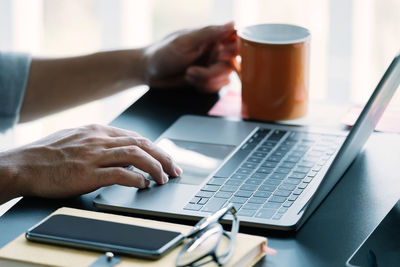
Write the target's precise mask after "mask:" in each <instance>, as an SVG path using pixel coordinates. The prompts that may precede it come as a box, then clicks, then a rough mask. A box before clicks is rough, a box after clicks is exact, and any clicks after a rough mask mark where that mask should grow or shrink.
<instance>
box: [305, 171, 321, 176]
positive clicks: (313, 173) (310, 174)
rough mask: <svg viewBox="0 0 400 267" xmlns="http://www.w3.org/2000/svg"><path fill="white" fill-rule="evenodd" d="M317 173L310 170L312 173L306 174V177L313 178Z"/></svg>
mask: <svg viewBox="0 0 400 267" xmlns="http://www.w3.org/2000/svg"><path fill="white" fill-rule="evenodd" d="M317 173H318V172H316V171H314V170H312V171H310V172H309V173H308V175H307V176H308V177H315V175H317Z"/></svg>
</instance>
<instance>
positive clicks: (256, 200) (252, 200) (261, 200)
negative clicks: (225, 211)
mask: <svg viewBox="0 0 400 267" xmlns="http://www.w3.org/2000/svg"><path fill="white" fill-rule="evenodd" d="M266 200H267V198H266V197H251V198H250V199H249V201H248V203H254V204H264V202H265V201H266Z"/></svg>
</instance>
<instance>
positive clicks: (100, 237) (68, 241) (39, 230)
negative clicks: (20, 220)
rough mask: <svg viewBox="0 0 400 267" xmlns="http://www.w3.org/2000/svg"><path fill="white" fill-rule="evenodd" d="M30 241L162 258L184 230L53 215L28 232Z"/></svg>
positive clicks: (177, 242)
mask: <svg viewBox="0 0 400 267" xmlns="http://www.w3.org/2000/svg"><path fill="white" fill-rule="evenodd" d="M25 237H26V238H27V239H28V240H30V241H35V242H41V243H49V244H55V245H61V246H69V247H75V248H84V249H89V250H96V251H103V252H108V251H110V252H113V253H114V254H123V255H129V256H134V257H140V258H146V259H158V258H160V257H161V256H162V255H164V254H165V253H167V252H168V251H169V250H171V249H172V248H174V247H175V246H177V245H178V244H180V243H181V241H182V240H183V239H184V236H183V234H182V233H179V232H173V231H167V230H160V229H155V228H149V227H143V226H137V225H130V224H123V223H116V222H109V221H102V220H96V219H89V218H83V217H77V216H70V215H61V214H57V215H53V216H51V217H50V218H48V219H47V220H45V221H43V222H41V223H39V224H37V225H35V226H34V227H32V228H31V229H29V230H28V231H27V232H26V233H25Z"/></svg>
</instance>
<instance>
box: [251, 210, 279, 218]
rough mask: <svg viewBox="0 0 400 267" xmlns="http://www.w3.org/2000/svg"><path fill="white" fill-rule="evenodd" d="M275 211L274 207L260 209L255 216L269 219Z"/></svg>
mask: <svg viewBox="0 0 400 267" xmlns="http://www.w3.org/2000/svg"><path fill="white" fill-rule="evenodd" d="M275 212H276V210H275V209H260V210H259V211H258V212H257V214H256V218H262V219H271V218H272V216H274V214H275Z"/></svg>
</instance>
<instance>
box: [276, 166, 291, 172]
mask: <svg viewBox="0 0 400 267" xmlns="http://www.w3.org/2000/svg"><path fill="white" fill-rule="evenodd" d="M275 172H276V173H282V174H288V173H289V172H290V169H288V168H282V167H279V168H277V169H276V170H275Z"/></svg>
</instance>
